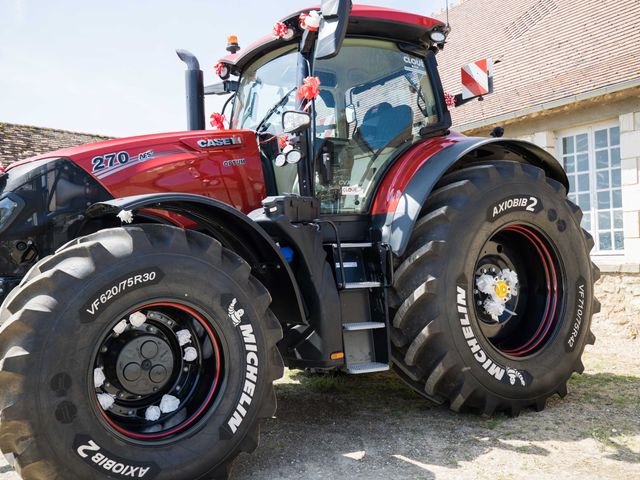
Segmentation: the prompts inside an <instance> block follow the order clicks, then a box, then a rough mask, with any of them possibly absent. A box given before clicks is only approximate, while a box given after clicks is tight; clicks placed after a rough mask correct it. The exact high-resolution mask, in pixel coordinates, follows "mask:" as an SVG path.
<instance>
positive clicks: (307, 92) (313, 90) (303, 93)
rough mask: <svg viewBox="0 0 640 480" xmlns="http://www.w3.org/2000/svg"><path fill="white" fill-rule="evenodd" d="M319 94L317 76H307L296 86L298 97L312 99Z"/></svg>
mask: <svg viewBox="0 0 640 480" xmlns="http://www.w3.org/2000/svg"><path fill="white" fill-rule="evenodd" d="M319 94H320V79H319V78H318V77H307V78H305V79H304V84H303V85H300V86H299V87H298V95H297V97H298V98H304V99H306V100H313V99H314V98H316V97H317V96H318V95H319Z"/></svg>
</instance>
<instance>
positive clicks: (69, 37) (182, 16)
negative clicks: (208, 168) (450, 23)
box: [0, 0, 453, 136]
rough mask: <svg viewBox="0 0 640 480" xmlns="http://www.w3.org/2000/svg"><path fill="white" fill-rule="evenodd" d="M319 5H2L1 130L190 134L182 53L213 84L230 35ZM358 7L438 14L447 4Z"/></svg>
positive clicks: (247, 36)
mask: <svg viewBox="0 0 640 480" xmlns="http://www.w3.org/2000/svg"><path fill="white" fill-rule="evenodd" d="M310 3H313V2H303V1H300V0H295V1H294V0H277V1H272V2H265V1H258V0H249V1H243V2H232V1H219V0H215V1H214V0H208V1H207V0H181V1H177V0H174V1H170V0H156V1H150V0H136V1H131V0H109V1H103V2H96V1H87V0H84V1H83V0H75V1H72V0H55V1H46V0H0V122H9V123H20V124H28V125H37V126H45V127H51V128H61V129H66V130H73V131H80V132H90V133H98V134H105V135H114V136H127V135H138V134H144V133H155V132H163V131H176V130H184V129H185V128H186V127H185V125H186V120H185V115H186V114H185V106H184V87H183V81H184V74H183V71H184V68H183V64H182V63H181V62H180V61H179V60H178V58H177V57H176V55H175V53H174V51H175V49H176V48H186V49H188V50H191V51H192V52H193V53H195V54H196V55H197V56H198V58H199V59H200V63H201V66H202V68H203V70H204V71H205V83H207V84H208V83H214V82H215V81H216V77H215V76H214V74H213V65H214V64H215V63H216V62H217V60H218V59H219V58H220V57H221V56H223V55H224V53H225V51H224V49H225V46H226V37H227V36H228V35H230V34H236V35H238V36H239V38H240V43H241V45H247V44H249V43H251V42H252V41H253V40H255V39H257V38H259V37H260V36H263V35H266V34H268V33H269V32H270V31H271V28H272V27H273V24H274V23H275V22H276V21H277V20H278V19H280V18H281V17H283V16H285V15H287V14H289V13H291V12H292V11H295V10H296V9H298V8H301V7H304V6H307V5H309V4H310ZM357 3H366V4H370V5H380V6H385V7H389V8H396V9H401V10H406V11H409V12H414V13H421V14H424V15H429V14H432V13H434V12H437V11H440V10H442V8H444V3H445V0H432V1H417V0H403V1H398V0H367V1H363V2H357ZM452 3H453V2H452ZM216 108H217V107H216V105H214V104H208V105H207V112H208V113H211V111H214V110H215V109H216Z"/></svg>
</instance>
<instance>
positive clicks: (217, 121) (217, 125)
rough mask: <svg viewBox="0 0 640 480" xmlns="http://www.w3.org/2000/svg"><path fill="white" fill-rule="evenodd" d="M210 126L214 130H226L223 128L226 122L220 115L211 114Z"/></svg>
mask: <svg viewBox="0 0 640 480" xmlns="http://www.w3.org/2000/svg"><path fill="white" fill-rule="evenodd" d="M210 120H211V122H210V123H211V126H212V127H213V129H214V130H226V129H227V128H226V127H225V126H224V122H225V120H226V118H225V116H224V115H222V114H221V113H212V114H211V118H210Z"/></svg>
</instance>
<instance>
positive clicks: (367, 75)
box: [231, 38, 440, 214]
mask: <svg viewBox="0 0 640 480" xmlns="http://www.w3.org/2000/svg"><path fill="white" fill-rule="evenodd" d="M299 58H300V56H299V54H298V53H297V51H296V50H295V49H291V47H289V48H288V49H280V50H278V51H275V52H273V53H271V54H270V55H268V56H266V57H264V58H262V59H260V60H259V61H258V62H256V63H255V64H253V65H251V66H249V67H248V68H247V69H246V70H245V72H243V76H242V78H241V80H240V87H239V90H238V94H237V99H236V103H235V107H234V114H233V119H232V122H231V124H232V128H245V129H254V130H259V133H268V134H270V135H274V136H276V135H280V134H281V133H282V125H281V121H280V119H281V115H280V114H281V112H282V111H284V110H289V109H291V110H292V109H295V108H296V95H295V88H296V86H297V78H298V76H297V68H298V60H299ZM313 75H314V76H317V77H319V78H320V95H319V96H318V97H317V98H316V100H315V118H314V123H315V129H314V130H313V131H315V139H314V147H315V148H314V151H315V158H314V159H313V160H314V165H315V172H314V177H315V178H314V190H315V195H316V196H317V197H318V198H319V199H320V200H321V209H322V212H323V213H331V214H340V213H363V212H365V211H366V209H367V208H368V200H369V199H370V197H371V195H372V192H373V191H374V189H375V186H376V185H377V183H378V182H379V181H380V179H381V177H382V176H383V175H384V173H385V172H386V171H387V168H388V167H389V166H390V165H391V163H393V161H394V160H395V159H396V158H397V157H398V155H399V154H401V153H402V152H403V151H404V150H405V148H407V147H409V146H411V145H412V144H413V143H414V142H415V141H417V140H418V139H420V134H421V131H423V129H428V128H429V127H430V126H435V125H437V124H439V121H440V119H439V118H438V113H437V108H436V101H435V96H434V91H433V88H432V85H431V81H430V76H429V75H428V73H427V68H426V65H425V61H424V58H422V57H420V56H418V55H414V54H411V53H407V52H405V51H403V50H401V49H400V48H399V47H398V46H397V45H396V44H395V43H394V42H390V41H385V40H373V39H355V38H351V39H346V40H345V43H344V45H343V47H342V49H341V51H340V53H339V55H338V56H336V57H334V58H331V59H328V60H321V61H318V62H316V65H315V68H314V72H313ZM275 106H279V107H280V108H276V109H274V107H275ZM278 153H279V150H278V149H277V148H275V149H273V148H272V149H268V148H263V154H265V155H266V156H267V157H269V161H270V162H271V166H272V168H273V171H274V177H275V182H276V186H277V189H278V193H279V194H284V193H297V192H299V187H298V180H299V179H298V169H297V166H296V165H295V164H285V165H283V166H275V164H274V160H275V158H276V156H277V155H278ZM303 161H305V160H303Z"/></svg>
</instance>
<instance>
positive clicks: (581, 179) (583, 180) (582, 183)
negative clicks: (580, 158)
mask: <svg viewBox="0 0 640 480" xmlns="http://www.w3.org/2000/svg"><path fill="white" fill-rule="evenodd" d="M578 191H579V192H588V191H589V174H588V173H585V174H582V175H578Z"/></svg>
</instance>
